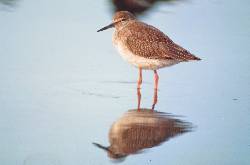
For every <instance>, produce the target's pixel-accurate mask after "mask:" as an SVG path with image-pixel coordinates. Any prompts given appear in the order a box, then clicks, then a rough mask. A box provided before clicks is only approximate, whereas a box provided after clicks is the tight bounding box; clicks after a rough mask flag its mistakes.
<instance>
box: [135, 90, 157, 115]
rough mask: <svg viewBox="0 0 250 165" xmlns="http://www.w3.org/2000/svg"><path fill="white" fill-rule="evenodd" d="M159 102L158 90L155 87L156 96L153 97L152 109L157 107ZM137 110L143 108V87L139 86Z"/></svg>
mask: <svg viewBox="0 0 250 165" xmlns="http://www.w3.org/2000/svg"><path fill="white" fill-rule="evenodd" d="M157 102H158V90H157V89H154V97H153V103H152V110H154V109H155V105H156V104H157ZM137 110H138V111H140V110H141V89H140V88H137Z"/></svg>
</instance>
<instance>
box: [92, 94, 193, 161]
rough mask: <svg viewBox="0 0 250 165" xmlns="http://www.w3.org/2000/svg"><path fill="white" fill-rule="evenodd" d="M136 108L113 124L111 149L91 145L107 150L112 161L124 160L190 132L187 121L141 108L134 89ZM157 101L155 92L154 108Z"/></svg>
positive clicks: (110, 133) (110, 138)
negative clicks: (136, 100) (136, 101)
mask: <svg viewBox="0 0 250 165" xmlns="http://www.w3.org/2000/svg"><path fill="white" fill-rule="evenodd" d="M137 96H138V107H137V109H133V110H129V111H128V112H126V113H125V114H124V115H123V116H122V117H121V118H120V119H118V120H117V121H115V122H114V123H113V125H112V126H111V128H110V130H109V142H110V146H108V147H105V146H103V145H101V144H98V143H93V144H94V145H95V146H97V147H98V148H101V149H103V150H105V151H107V153H108V156H109V157H110V158H112V159H115V160H124V158H125V157H126V156H128V155H130V154H136V153H141V152H140V151H142V150H144V149H147V148H152V147H155V146H158V145H160V144H162V143H163V142H165V141H167V140H169V139H170V138H174V137H176V136H177V135H181V134H183V133H186V132H189V131H191V130H192V128H193V126H192V124H191V123H189V122H185V121H183V120H181V119H178V118H177V117H176V116H174V115H171V114H168V113H163V112H158V111H154V110H153V109H146V108H140V101H141V99H140V98H141V92H140V90H139V89H138V90H137ZM156 102H157V91H155V94H154V99H153V105H152V107H153V108H154V107H155V104H156Z"/></svg>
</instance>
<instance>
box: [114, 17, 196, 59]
mask: <svg viewBox="0 0 250 165" xmlns="http://www.w3.org/2000/svg"><path fill="white" fill-rule="evenodd" d="M117 37H118V38H119V40H120V41H122V42H123V44H124V45H126V46H127V48H128V49H129V50H130V51H131V52H132V53H133V54H135V55H137V56H140V57H144V58H148V59H169V60H180V61H188V60H200V59H199V58H197V57H195V56H194V55H192V54H191V53H190V52H188V51H187V50H185V49H184V48H182V47H181V46H179V45H177V44H175V43H174V42H173V41H172V40H171V39H170V38H169V37H168V36H166V35H165V34H164V33H163V32H161V31H160V30H158V29H156V28H155V27H153V26H151V25H148V24H145V23H143V22H139V21H137V20H133V21H130V22H129V23H128V24H127V25H126V26H125V27H124V28H121V29H119V30H118V31H117Z"/></svg>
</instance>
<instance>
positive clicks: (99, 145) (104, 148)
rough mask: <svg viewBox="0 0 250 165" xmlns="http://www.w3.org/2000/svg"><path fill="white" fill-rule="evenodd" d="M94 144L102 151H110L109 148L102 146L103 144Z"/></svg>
mask: <svg viewBox="0 0 250 165" xmlns="http://www.w3.org/2000/svg"><path fill="white" fill-rule="evenodd" d="M92 144H94V145H95V146H96V147H98V148H101V149H103V150H105V151H109V148H108V147H104V146H102V145H101V144H98V143H92Z"/></svg>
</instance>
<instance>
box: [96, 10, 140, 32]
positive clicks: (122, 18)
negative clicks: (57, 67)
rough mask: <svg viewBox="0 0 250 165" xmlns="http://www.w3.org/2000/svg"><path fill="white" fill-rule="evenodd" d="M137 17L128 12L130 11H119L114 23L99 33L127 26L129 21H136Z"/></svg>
mask: <svg viewBox="0 0 250 165" xmlns="http://www.w3.org/2000/svg"><path fill="white" fill-rule="evenodd" d="M135 19H136V18H135V16H134V15H133V14H132V13H130V12H128V11H118V12H116V13H115V15H114V16H113V22H112V23H111V24H109V25H107V26H105V27H103V28H101V29H99V30H98V31H97V32H100V31H103V30H106V29H109V28H112V27H115V28H120V27H122V26H124V25H126V24H127V23H128V22H129V21H131V20H135Z"/></svg>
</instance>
